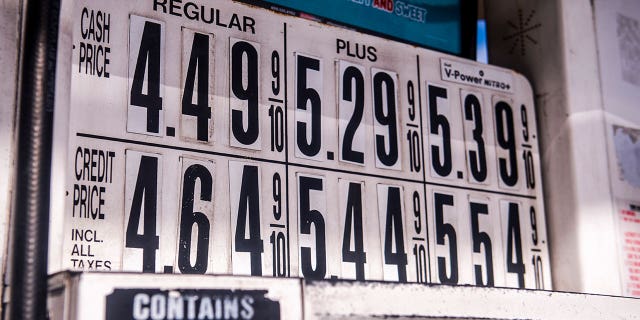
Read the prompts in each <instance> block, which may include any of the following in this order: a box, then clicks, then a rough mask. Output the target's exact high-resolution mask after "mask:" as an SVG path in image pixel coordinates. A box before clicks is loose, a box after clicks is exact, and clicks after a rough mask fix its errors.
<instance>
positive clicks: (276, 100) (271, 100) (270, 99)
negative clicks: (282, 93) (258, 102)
mask: <svg viewBox="0 0 640 320" xmlns="http://www.w3.org/2000/svg"><path fill="white" fill-rule="evenodd" d="M268 100H269V102H276V103H284V100H282V99H278V98H269V99H268Z"/></svg>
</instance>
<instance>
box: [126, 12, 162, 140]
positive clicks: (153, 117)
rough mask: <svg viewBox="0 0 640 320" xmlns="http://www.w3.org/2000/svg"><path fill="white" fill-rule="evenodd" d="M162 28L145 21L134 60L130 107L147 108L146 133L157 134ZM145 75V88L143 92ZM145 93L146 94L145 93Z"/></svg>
mask: <svg viewBox="0 0 640 320" xmlns="http://www.w3.org/2000/svg"><path fill="white" fill-rule="evenodd" d="M161 38H162V26H161V25H160V24H158V23H155V22H151V21H146V22H145V23H144V29H143V31H142V40H141V41H140V50H139V51H138V58H137V59H136V67H135V71H134V74H133V81H132V82H131V94H130V97H129V101H130V103H131V105H134V106H138V107H143V108H147V129H146V131H147V132H151V133H159V132H160V130H159V126H160V110H162V97H161V96H160V68H161V66H160V43H161ZM145 75H146V78H147V88H146V90H143V88H142V87H143V86H144V83H145V81H144V79H145ZM145 92H146V93H145Z"/></svg>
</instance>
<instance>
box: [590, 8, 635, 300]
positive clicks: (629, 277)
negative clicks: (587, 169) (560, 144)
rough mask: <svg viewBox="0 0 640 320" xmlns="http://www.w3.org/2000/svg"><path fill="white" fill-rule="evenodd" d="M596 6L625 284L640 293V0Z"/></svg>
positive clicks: (626, 288) (629, 291) (628, 291)
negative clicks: (637, 241)
mask: <svg viewBox="0 0 640 320" xmlns="http://www.w3.org/2000/svg"><path fill="white" fill-rule="evenodd" d="M594 12H595V26H596V35H597V44H598V58H599V63H600V77H601V86H602V101H603V106H602V107H603V109H604V111H605V113H606V119H605V125H606V128H605V130H606V137H607V144H608V154H609V175H610V181H611V192H612V196H613V198H614V203H615V207H614V219H615V221H616V223H617V224H616V228H617V229H616V230H615V237H616V240H617V241H618V242H617V245H618V247H617V249H618V255H619V258H618V259H619V263H620V276H621V285H622V289H621V290H622V294H624V295H631V296H635V297H640V279H638V277H637V273H638V272H640V256H637V255H636V253H637V250H638V247H637V246H636V244H635V243H634V240H635V239H637V238H639V237H640V223H638V222H637V221H638V220H636V218H637V217H638V216H639V215H640V213H638V212H639V211H640V209H638V208H635V209H634V207H637V206H638V205H639V204H640V142H639V141H638V138H640V112H638V110H639V109H638V100H639V99H640V90H639V89H640V3H639V2H637V1H632V0H615V1H595V2H594ZM632 206H634V207H632Z"/></svg>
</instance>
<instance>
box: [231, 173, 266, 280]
mask: <svg viewBox="0 0 640 320" xmlns="http://www.w3.org/2000/svg"><path fill="white" fill-rule="evenodd" d="M258 182H259V180H258V167H257V166H244V170H243V172H242V186H241V187H240V199H239V203H238V221H237V225H236V230H235V242H236V252H248V253H249V254H250V256H251V275H252V276H261V275H262V253H263V252H264V247H263V243H262V238H261V235H260V193H259V191H258V188H259V186H258ZM247 222H248V223H249V228H248V230H249V235H248V237H247V235H246V234H245V232H246V230H247Z"/></svg>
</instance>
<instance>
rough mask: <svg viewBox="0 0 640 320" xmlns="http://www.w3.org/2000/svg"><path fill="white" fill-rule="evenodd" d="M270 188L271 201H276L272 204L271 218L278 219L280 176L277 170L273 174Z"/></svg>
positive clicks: (280, 197)
mask: <svg viewBox="0 0 640 320" xmlns="http://www.w3.org/2000/svg"><path fill="white" fill-rule="evenodd" d="M272 189H273V201H275V203H276V204H274V205H273V218H274V219H276V220H280V217H282V178H280V174H279V173H277V172H276V173H274V174H273V180H272Z"/></svg>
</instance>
